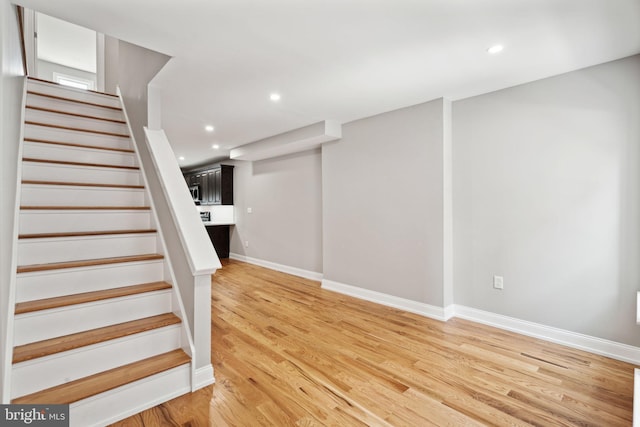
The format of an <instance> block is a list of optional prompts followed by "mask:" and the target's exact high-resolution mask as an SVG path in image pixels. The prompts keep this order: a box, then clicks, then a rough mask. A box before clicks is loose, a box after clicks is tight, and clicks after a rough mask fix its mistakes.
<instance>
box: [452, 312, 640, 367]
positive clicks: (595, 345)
mask: <svg viewBox="0 0 640 427" xmlns="http://www.w3.org/2000/svg"><path fill="white" fill-rule="evenodd" d="M454 312H455V317H459V318H461V319H467V320H471V321H473V322H478V323H482V324H485V325H489V326H494V327H496V328H500V329H505V330H507V331H511V332H516V333H518V334H522V335H527V336H530V337H534V338H540V339H543V340H545V341H550V342H553V343H556V344H562V345H566V346H567V347H572V348H576V349H578V350H584V351H588V352H590V353H594V354H599V355H601V356H606V357H611V358H612V359H617V360H622V361H624V362H629V363H633V364H635V365H639V364H640V347H634V346H631V345H627V344H622V343H618V342H615V341H609V340H605V339H602V338H597V337H592V336H589V335H583V334H579V333H576V332H571V331H567V330H565V329H559V328H555V327H552V326H546V325H542V324H539V323H534V322H529V321H527V320H520V319H516V318H513V317H508V316H503V315H501V314H495V313H491V312H488V311H483V310H478V309H475V308H471V307H466V306H462V305H455V306H454Z"/></svg>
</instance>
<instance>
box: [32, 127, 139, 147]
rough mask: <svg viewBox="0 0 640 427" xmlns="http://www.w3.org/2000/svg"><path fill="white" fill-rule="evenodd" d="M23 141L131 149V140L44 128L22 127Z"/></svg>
mask: <svg viewBox="0 0 640 427" xmlns="http://www.w3.org/2000/svg"><path fill="white" fill-rule="evenodd" d="M24 138H25V139H30V138H32V139H44V140H45V141H57V142H68V143H72V144H83V145H91V146H95V147H108V148H122V149H126V150H128V149H131V139H130V138H123V137H118V136H109V135H100V134H97V133H89V132H77V131H68V130H63V129H55V128H49V127H46V126H37V125H28V124H25V126H24Z"/></svg>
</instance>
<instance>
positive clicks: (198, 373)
mask: <svg viewBox="0 0 640 427" xmlns="http://www.w3.org/2000/svg"><path fill="white" fill-rule="evenodd" d="M215 382H216V378H215V377H214V375H213V365H211V364H210V365H207V366H203V367H202V368H198V369H196V370H195V373H194V374H193V381H192V383H191V391H196V390H199V389H201V388H203V387H206V386H208V385H211V384H213V383H215Z"/></svg>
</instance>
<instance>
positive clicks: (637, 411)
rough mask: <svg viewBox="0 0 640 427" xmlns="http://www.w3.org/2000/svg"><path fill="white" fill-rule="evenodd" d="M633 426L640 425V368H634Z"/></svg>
mask: <svg viewBox="0 0 640 427" xmlns="http://www.w3.org/2000/svg"><path fill="white" fill-rule="evenodd" d="M633 427H640V369H634V370H633Z"/></svg>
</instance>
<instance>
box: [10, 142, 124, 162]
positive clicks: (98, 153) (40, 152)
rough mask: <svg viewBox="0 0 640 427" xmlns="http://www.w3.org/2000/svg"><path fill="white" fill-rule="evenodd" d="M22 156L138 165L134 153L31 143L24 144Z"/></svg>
mask: <svg viewBox="0 0 640 427" xmlns="http://www.w3.org/2000/svg"><path fill="white" fill-rule="evenodd" d="M22 156H23V157H25V158H30V159H43V160H64V161H68V162H84V163H101V164H108V165H119V166H135V165H136V156H135V154H133V153H123V152H119V151H108V150H94V149H90V148H81V147H69V146H65V145H55V144H44V143H38V142H29V141H25V143H24V146H23V149H22Z"/></svg>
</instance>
